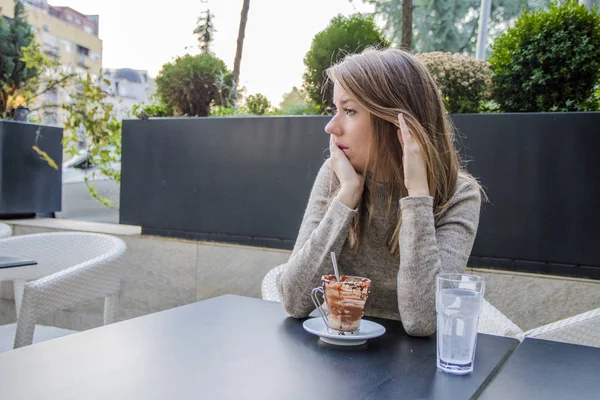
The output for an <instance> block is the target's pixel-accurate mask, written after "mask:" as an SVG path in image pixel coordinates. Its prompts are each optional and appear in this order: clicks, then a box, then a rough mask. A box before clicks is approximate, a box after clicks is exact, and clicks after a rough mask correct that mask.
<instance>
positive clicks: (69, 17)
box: [67, 14, 73, 22]
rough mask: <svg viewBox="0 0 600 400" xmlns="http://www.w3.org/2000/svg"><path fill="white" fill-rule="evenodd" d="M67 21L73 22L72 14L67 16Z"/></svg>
mask: <svg viewBox="0 0 600 400" xmlns="http://www.w3.org/2000/svg"><path fill="white" fill-rule="evenodd" d="M67 21H69V22H73V16H72V15H71V14H67Z"/></svg>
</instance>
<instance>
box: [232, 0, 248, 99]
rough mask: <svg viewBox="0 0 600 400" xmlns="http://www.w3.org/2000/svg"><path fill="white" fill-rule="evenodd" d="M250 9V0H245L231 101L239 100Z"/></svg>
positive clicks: (234, 67) (234, 64)
mask: <svg viewBox="0 0 600 400" xmlns="http://www.w3.org/2000/svg"><path fill="white" fill-rule="evenodd" d="M249 8H250V0H244V5H243V6H242V15H241V16H240V30H239V32H238V38H237V49H236V51H235V61H234V62H233V90H232V91H231V100H232V101H233V102H234V105H235V102H236V100H237V87H238V80H239V78H240V64H241V63H242V50H243V48H244V36H245V35H246V22H247V21H248V9H249Z"/></svg>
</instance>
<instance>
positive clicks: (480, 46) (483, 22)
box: [475, 0, 492, 60]
mask: <svg viewBox="0 0 600 400" xmlns="http://www.w3.org/2000/svg"><path fill="white" fill-rule="evenodd" d="M491 11H492V0H481V13H480V14H479V32H478V33H477V50H476V52H475V58H476V59H478V60H485V51H486V48H487V38H488V26H489V23H490V13H491Z"/></svg>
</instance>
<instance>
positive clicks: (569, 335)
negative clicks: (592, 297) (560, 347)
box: [525, 308, 600, 347]
mask: <svg viewBox="0 0 600 400" xmlns="http://www.w3.org/2000/svg"><path fill="white" fill-rule="evenodd" d="M525 337H530V338H536V339H546V340H553V341H555V342H565V343H572V344H580V345H584V346H592V347H600V308H597V309H595V310H591V311H587V312H584V313H581V314H578V315H575V316H573V317H569V318H565V319H562V320H560V321H556V322H552V323H550V324H547V325H543V326H540V327H538V328H535V329H531V330H528V331H527V332H525Z"/></svg>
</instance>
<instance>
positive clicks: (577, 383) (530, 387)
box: [480, 339, 600, 400]
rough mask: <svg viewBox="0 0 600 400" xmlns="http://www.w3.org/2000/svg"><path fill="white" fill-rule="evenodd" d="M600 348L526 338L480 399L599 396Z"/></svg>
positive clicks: (561, 399)
mask: <svg viewBox="0 0 600 400" xmlns="http://www.w3.org/2000/svg"><path fill="white" fill-rule="evenodd" d="M598 371H600V349H599V348H596V347H588V346H578V345H574V344H568V343H559V342H552V341H549V340H540V339H525V340H524V341H523V343H522V344H521V345H520V346H519V347H518V348H517V349H516V350H515V351H514V353H513V354H512V355H511V357H510V358H509V359H508V361H507V362H506V364H505V365H504V367H502V369H501V371H500V373H499V374H498V375H497V377H496V378H495V379H494V380H493V381H492V383H491V384H490V385H489V386H488V387H487V389H485V390H484V391H483V394H482V395H481V397H480V398H481V399H486V400H488V399H494V400H495V399H498V400H500V399H544V400H554V399H556V400H565V399H568V400H576V399H582V400H584V399H585V400H591V399H598V398H600V375H599V372H598Z"/></svg>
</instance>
